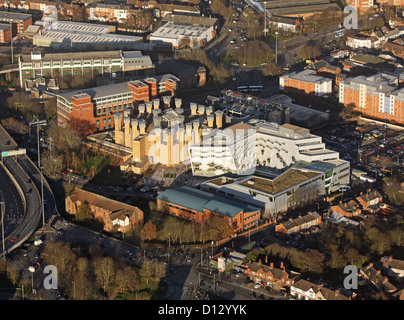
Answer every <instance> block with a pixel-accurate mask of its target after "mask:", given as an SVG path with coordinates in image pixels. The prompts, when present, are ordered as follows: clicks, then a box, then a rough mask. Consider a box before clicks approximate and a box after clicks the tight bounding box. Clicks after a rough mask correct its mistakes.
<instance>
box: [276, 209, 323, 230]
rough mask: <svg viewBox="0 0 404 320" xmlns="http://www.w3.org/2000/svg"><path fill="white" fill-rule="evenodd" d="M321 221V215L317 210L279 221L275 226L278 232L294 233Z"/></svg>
mask: <svg viewBox="0 0 404 320" xmlns="http://www.w3.org/2000/svg"><path fill="white" fill-rule="evenodd" d="M320 223H321V216H320V215H319V214H318V213H317V212H309V213H308V214H306V215H304V216H301V217H298V218H296V219H289V221H286V222H283V223H279V224H278V225H276V226H275V232H276V233H283V234H292V233H295V232H299V231H301V230H305V229H309V228H310V227H312V226H317V225H319V224H320Z"/></svg>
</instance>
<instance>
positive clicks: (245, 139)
mask: <svg viewBox="0 0 404 320" xmlns="http://www.w3.org/2000/svg"><path fill="white" fill-rule="evenodd" d="M212 118H213V115H212ZM209 120H210V118H209V117H208V122H209ZM211 121H213V119H212V120H211ZM255 140H256V138H255V128H254V127H253V126H250V125H248V124H244V123H238V124H234V125H232V126H229V127H228V128H226V129H224V130H222V129H215V130H214V131H213V132H212V133H210V134H209V135H207V136H204V137H203V141H202V142H201V143H198V144H195V145H191V146H190V147H189V154H190V160H191V168H192V173H193V174H194V175H204V176H219V175H222V174H226V173H232V174H237V175H246V174H251V173H253V172H254V171H255V166H256V156H255V143H256V142H255Z"/></svg>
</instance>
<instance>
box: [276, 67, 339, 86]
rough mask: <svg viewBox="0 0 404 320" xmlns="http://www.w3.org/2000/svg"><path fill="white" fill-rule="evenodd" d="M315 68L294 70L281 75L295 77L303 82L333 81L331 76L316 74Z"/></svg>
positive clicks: (289, 77) (285, 77) (287, 77)
mask: <svg viewBox="0 0 404 320" xmlns="http://www.w3.org/2000/svg"><path fill="white" fill-rule="evenodd" d="M315 73H316V71H315V70H311V69H306V70H304V71H301V72H292V73H289V74H287V75H284V76H281V78H283V79H293V80H298V81H303V82H310V83H317V82H329V81H332V80H331V79H329V78H326V77H323V76H319V75H316V74H315Z"/></svg>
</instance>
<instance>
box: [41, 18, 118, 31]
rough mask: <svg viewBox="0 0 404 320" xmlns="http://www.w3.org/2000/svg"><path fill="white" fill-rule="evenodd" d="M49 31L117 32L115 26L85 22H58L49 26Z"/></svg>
mask: <svg viewBox="0 0 404 320" xmlns="http://www.w3.org/2000/svg"><path fill="white" fill-rule="evenodd" d="M48 30H66V31H71V32H75V31H79V32H92V33H108V32H111V31H115V26H111V25H104V24H96V23H85V22H73V21H56V22H54V23H52V24H51V25H50V26H49V28H48Z"/></svg>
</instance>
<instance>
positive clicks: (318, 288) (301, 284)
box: [293, 279, 349, 300]
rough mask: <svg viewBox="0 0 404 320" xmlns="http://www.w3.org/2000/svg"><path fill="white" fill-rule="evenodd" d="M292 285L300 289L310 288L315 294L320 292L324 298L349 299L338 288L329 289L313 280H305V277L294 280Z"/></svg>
mask: <svg viewBox="0 0 404 320" xmlns="http://www.w3.org/2000/svg"><path fill="white" fill-rule="evenodd" d="M293 287H295V288H298V289H300V290H302V291H306V292H307V291H308V290H310V289H312V290H313V292H314V293H315V294H317V293H318V292H321V294H322V296H323V297H324V299H326V300H349V298H348V297H347V296H345V295H343V294H342V293H340V292H339V290H331V289H328V288H325V287H324V286H323V285H318V284H315V283H313V282H310V281H307V280H305V279H300V280H298V281H296V282H295V283H294V284H293Z"/></svg>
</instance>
